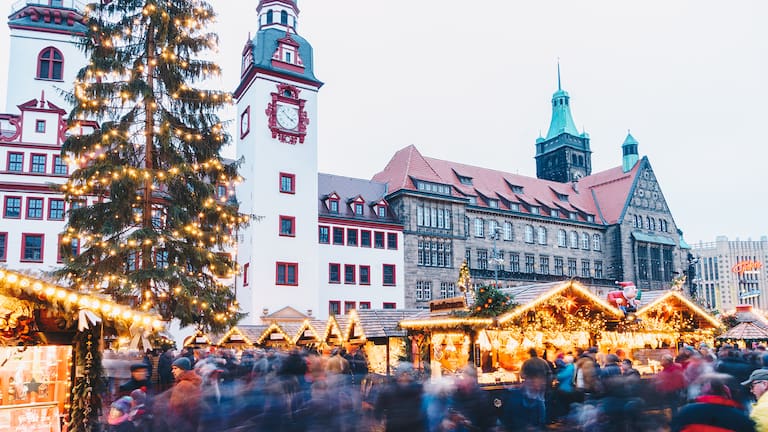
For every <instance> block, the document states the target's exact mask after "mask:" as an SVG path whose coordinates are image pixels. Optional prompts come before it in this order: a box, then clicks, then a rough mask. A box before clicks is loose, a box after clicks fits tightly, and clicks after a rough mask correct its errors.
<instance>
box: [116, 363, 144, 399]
mask: <svg viewBox="0 0 768 432" xmlns="http://www.w3.org/2000/svg"><path fill="white" fill-rule="evenodd" d="M137 389H138V390H142V391H143V392H144V393H147V394H151V393H152V382H151V381H150V380H149V366H147V364H146V363H134V364H132V365H131V379H130V380H128V382H126V383H125V384H123V385H121V386H120V387H119V393H120V395H121V396H128V395H130V394H131V392H132V391H134V390H137Z"/></svg>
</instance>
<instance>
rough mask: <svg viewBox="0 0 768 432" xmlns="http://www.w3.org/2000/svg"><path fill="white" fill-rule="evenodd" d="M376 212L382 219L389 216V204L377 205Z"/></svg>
mask: <svg viewBox="0 0 768 432" xmlns="http://www.w3.org/2000/svg"><path fill="white" fill-rule="evenodd" d="M376 214H377V215H378V216H379V217H380V218H382V219H383V218H385V217H387V206H383V205H380V206H376ZM360 309H362V308H360Z"/></svg>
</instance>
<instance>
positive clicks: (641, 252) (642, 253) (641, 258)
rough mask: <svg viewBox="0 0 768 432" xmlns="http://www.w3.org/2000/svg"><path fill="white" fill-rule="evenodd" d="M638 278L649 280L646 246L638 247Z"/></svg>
mask: <svg viewBox="0 0 768 432" xmlns="http://www.w3.org/2000/svg"><path fill="white" fill-rule="evenodd" d="M637 277H638V279H640V280H648V246H646V245H645V244H640V245H639V246H638V247H637Z"/></svg>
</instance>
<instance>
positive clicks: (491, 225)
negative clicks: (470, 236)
mask: <svg viewBox="0 0 768 432" xmlns="http://www.w3.org/2000/svg"><path fill="white" fill-rule="evenodd" d="M498 228H499V223H498V222H496V221H495V220H490V221H488V237H490V238H496V233H497V232H498Z"/></svg>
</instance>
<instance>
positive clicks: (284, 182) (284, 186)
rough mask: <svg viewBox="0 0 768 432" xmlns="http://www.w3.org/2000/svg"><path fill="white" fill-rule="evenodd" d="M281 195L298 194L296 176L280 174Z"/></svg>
mask: <svg viewBox="0 0 768 432" xmlns="http://www.w3.org/2000/svg"><path fill="white" fill-rule="evenodd" d="M280 193H286V194H295V193H296V175H295V174H287V173H280Z"/></svg>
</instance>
